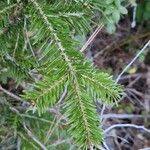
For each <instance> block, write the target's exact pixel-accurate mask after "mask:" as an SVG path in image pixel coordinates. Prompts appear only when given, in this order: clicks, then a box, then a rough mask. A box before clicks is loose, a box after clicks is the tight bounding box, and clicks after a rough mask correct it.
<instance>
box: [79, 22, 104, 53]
mask: <svg viewBox="0 0 150 150" xmlns="http://www.w3.org/2000/svg"><path fill="white" fill-rule="evenodd" d="M103 26H104V25H103V24H101V25H100V26H98V27H97V29H96V30H95V31H94V33H93V34H92V35H91V36H90V38H89V39H88V40H87V42H86V43H85V44H84V45H83V47H82V48H81V50H80V52H84V51H85V50H86V48H87V47H88V46H89V45H90V44H91V43H92V41H93V40H94V38H95V37H96V36H97V34H98V33H99V32H100V31H101V30H102V28H103Z"/></svg>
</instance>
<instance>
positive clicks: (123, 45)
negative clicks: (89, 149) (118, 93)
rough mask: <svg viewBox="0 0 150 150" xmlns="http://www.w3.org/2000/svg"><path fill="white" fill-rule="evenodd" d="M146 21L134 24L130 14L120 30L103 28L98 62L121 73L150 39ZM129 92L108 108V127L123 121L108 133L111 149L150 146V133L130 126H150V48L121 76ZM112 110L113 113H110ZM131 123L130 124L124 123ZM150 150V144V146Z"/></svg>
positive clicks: (96, 44)
mask: <svg viewBox="0 0 150 150" xmlns="http://www.w3.org/2000/svg"><path fill="white" fill-rule="evenodd" d="M145 26H146V24H145V22H142V23H140V24H137V26H136V27H135V28H131V21H130V19H129V17H126V18H125V19H123V20H122V21H121V22H120V24H119V25H118V29H117V32H115V33H114V34H112V35H110V34H107V33H106V32H105V30H104V29H103V30H101V31H100V32H99V34H98V35H97V37H96V38H95V40H94V41H93V43H92V45H91V52H92V57H93V61H94V63H95V65H96V66H97V67H98V68H100V69H102V70H107V72H109V73H111V74H113V75H114V77H115V78H117V77H118V75H119V73H120V72H121V71H122V70H123V69H124V68H125V67H126V66H127V65H128V64H129V63H130V62H131V61H132V60H133V58H134V57H135V56H136V54H137V53H138V52H139V51H140V50H141V49H142V48H143V46H144V44H145V43H146V42H147V41H148V40H149V39H150V32H149V31H148V29H147V28H145ZM119 83H121V84H122V85H123V86H124V91H125V96H123V98H122V100H121V101H120V102H119V105H118V107H112V108H109V109H108V108H107V109H106V110H105V111H104V115H103V116H104V119H103V124H104V126H105V127H109V126H112V125H116V124H120V127H119V128H117V130H112V131H111V132H110V133H108V135H106V137H107V139H108V140H107V141H108V142H107V145H108V147H111V150H139V149H142V148H144V147H150V133H148V132H146V131H144V130H140V129H136V128H134V127H128V124H132V125H138V126H144V127H146V128H150V49H148V48H147V49H146V50H145V51H144V52H143V53H142V54H141V55H140V56H139V58H138V59H137V60H136V61H135V62H134V63H133V64H132V65H131V67H130V68H129V69H128V70H127V71H126V72H125V73H124V74H123V75H122V76H121V78H120V80H119ZM107 114H109V115H107ZM122 124H127V127H122ZM149 150H150V148H149Z"/></svg>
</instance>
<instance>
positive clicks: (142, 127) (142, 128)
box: [104, 124, 150, 134]
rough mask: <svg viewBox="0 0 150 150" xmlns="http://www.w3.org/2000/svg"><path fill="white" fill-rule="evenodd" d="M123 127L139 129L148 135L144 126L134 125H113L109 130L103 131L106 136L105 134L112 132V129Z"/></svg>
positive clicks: (148, 131)
mask: <svg viewBox="0 0 150 150" xmlns="http://www.w3.org/2000/svg"><path fill="white" fill-rule="evenodd" d="M123 127H126V128H135V129H141V130H144V131H145V132H147V133H149V134H150V130H149V129H147V128H145V127H144V126H138V125H135V124H115V125H112V126H110V127H109V128H107V129H106V130H105V131H104V133H105V134H106V133H108V132H110V131H111V130H113V129H114V128H123Z"/></svg>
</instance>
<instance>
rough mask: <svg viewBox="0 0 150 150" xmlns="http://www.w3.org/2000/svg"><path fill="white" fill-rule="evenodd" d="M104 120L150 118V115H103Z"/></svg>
mask: <svg viewBox="0 0 150 150" xmlns="http://www.w3.org/2000/svg"><path fill="white" fill-rule="evenodd" d="M102 117H103V118H104V119H109V118H113V119H126V118H128V119H130V118H150V115H135V114H103V116H102Z"/></svg>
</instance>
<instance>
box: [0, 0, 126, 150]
mask: <svg viewBox="0 0 150 150" xmlns="http://www.w3.org/2000/svg"><path fill="white" fill-rule="evenodd" d="M121 2H122V1H121V0H105V1H100V0H22V1H21V0H10V1H9V0H7V1H0V45H1V47H0V80H1V82H4V81H5V82H6V81H7V78H12V79H14V80H15V81H16V82H17V83H18V84H21V83H22V82H29V81H30V83H32V86H31V87H30V89H28V90H26V91H25V94H24V95H23V97H24V98H25V99H28V100H32V101H34V102H35V105H36V107H37V108H38V111H39V113H40V114H43V113H46V110H47V108H49V107H53V106H54V105H55V104H56V103H57V102H58V100H59V99H60V97H61V95H62V94H63V92H64V90H65V88H66V87H67V95H66V97H65V100H64V107H63V112H64V114H65V115H66V117H67V119H68V120H67V121H68V126H69V132H70V134H71V136H72V137H73V139H74V141H75V143H76V144H77V145H78V146H79V147H80V148H81V149H87V148H89V147H90V146H97V145H99V144H100V143H101V142H102V140H103V132H102V129H101V128H100V127H99V126H100V122H99V121H98V115H97V113H96V107H95V104H94V102H95V100H99V101H102V102H103V103H105V104H114V103H117V101H118V100H119V99H120V96H121V94H122V88H121V87H120V85H118V84H116V83H115V81H114V80H113V79H112V77H110V76H109V75H108V74H107V73H103V72H101V71H99V70H98V69H96V68H95V67H94V66H93V65H92V64H91V63H90V62H88V60H86V59H85V58H84V56H83V54H81V53H80V52H79V51H78V50H77V46H78V42H77V41H76V40H75V38H74V36H75V35H76V34H82V33H87V32H88V31H90V30H91V23H92V22H94V23H95V24H99V23H102V22H103V24H105V25H106V26H107V29H108V31H110V32H112V31H114V29H115V25H116V24H117V23H118V21H119V19H120V15H121V14H125V13H127V12H126V9H125V7H123V6H122V3H121ZM95 14H98V16H99V17H96V18H93V16H95ZM91 20H93V21H91ZM35 72H36V74H37V75H40V76H41V79H38V80H37V78H36V79H35V78H34V76H35V75H36V74H35ZM19 133H20V131H19ZM20 136H21V138H23V137H24V135H23V134H22V133H21V134H20ZM41 140H42V139H41Z"/></svg>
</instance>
